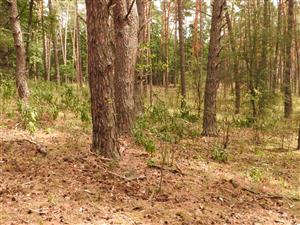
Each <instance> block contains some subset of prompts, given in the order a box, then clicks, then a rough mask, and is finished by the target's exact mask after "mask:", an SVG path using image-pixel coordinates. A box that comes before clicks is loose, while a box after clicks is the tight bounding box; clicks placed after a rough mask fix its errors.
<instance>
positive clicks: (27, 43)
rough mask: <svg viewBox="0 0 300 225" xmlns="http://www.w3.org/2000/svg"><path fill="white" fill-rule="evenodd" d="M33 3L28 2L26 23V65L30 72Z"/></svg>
mask: <svg viewBox="0 0 300 225" xmlns="http://www.w3.org/2000/svg"><path fill="white" fill-rule="evenodd" d="M33 3H34V0H30V2H29V15H28V25H27V38H26V66H27V69H29V74H30V72H31V71H30V42H31V41H32V17H33Z"/></svg>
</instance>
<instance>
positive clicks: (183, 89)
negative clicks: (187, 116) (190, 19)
mask: <svg viewBox="0 0 300 225" xmlns="http://www.w3.org/2000/svg"><path fill="white" fill-rule="evenodd" d="M182 1H183V0H177V4H178V32H179V66H180V78H181V97H182V100H181V107H185V105H186V102H185V98H186V84H185V83H186V82H185V55H184V34H183V3H182Z"/></svg>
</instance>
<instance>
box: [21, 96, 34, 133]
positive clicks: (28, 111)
mask: <svg viewBox="0 0 300 225" xmlns="http://www.w3.org/2000/svg"><path fill="white" fill-rule="evenodd" d="M18 109H19V112H20V114H21V119H22V122H23V124H24V126H25V128H26V129H27V130H28V131H29V132H30V133H31V134H33V133H34V132H35V131H36V129H37V118H38V114H37V111H36V110H35V109H34V108H33V107H28V106H27V105H26V104H25V103H24V102H23V101H19V102H18Z"/></svg>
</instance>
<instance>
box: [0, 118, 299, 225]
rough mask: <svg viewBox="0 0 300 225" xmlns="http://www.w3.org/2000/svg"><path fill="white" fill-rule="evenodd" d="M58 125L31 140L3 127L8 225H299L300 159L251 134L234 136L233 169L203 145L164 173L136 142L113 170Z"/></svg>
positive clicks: (183, 147)
mask: <svg viewBox="0 0 300 225" xmlns="http://www.w3.org/2000/svg"><path fill="white" fill-rule="evenodd" d="M50 125H51V130H49V129H48V130H39V131H37V132H36V133H35V134H34V136H31V135H29V133H28V132H27V131H24V130H22V129H20V128H18V126H19V124H18V123H16V122H15V121H13V120H9V119H5V120H3V121H2V125H1V127H0V180H1V182H0V210H1V212H0V224H18V225H19V224H124V225H125V224H153V225H157V224H174V225H175V224H217V225H219V224H251V225H273V224H285V225H288V224H300V199H299V196H300V189H299V184H300V163H299V162H300V153H299V152H297V151H293V150H285V149H279V148H275V147H272V146H271V147H270V146H269V147H268V146H266V145H263V146H260V147H257V148H254V147H253V145H251V144H249V143H250V142H251V139H252V137H253V130H251V129H246V128H245V129H237V130H234V132H233V133H232V137H231V143H232V144H231V145H232V146H231V148H230V151H231V155H232V156H231V158H230V160H229V161H228V162H227V163H218V162H215V161H213V160H212V159H211V157H210V154H209V149H210V148H209V147H208V146H210V145H211V144H212V143H214V142H215V139H214V138H204V137H197V138H195V139H193V140H182V141H181V142H180V144H178V145H177V146H174V157H173V158H174V159H173V161H174V163H173V166H160V164H153V163H151V161H149V157H150V156H149V154H148V153H146V152H145V151H144V150H143V149H142V148H141V147H139V146H137V145H135V144H134V141H133V140H131V139H129V138H127V139H123V140H121V145H122V147H121V152H122V160H121V161H120V162H114V161H108V160H105V159H102V158H100V157H97V156H96V155H94V154H93V153H91V152H90V150H89V149H90V148H89V147H90V143H91V139H90V133H89V132H86V131H85V132H83V131H82V128H81V127H80V126H79V125H78V124H76V123H74V122H73V121H72V118H67V119H66V118H59V119H58V120H57V121H55V122H52V123H51V124H50ZM66 128H67V129H66ZM240 137H243V140H242V141H241V140H240ZM244 146H247V147H244ZM157 157H159V156H157ZM271 174H272V175H271ZM160 184H161V185H160ZM159 189H160V190H159Z"/></svg>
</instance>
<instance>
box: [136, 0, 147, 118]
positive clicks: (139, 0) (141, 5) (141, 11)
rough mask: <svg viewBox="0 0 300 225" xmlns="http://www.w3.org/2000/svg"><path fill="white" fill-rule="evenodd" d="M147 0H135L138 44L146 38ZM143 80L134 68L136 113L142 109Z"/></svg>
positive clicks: (140, 51)
mask: <svg viewBox="0 0 300 225" xmlns="http://www.w3.org/2000/svg"><path fill="white" fill-rule="evenodd" d="M146 1H147V0H136V5H137V11H138V18H139V28H138V46H141V45H142V44H144V43H145V42H146V41H147V40H146V35H145V34H146V29H145V26H144V24H145V22H146V10H145V9H146V7H145V4H146ZM141 55H142V50H141V49H139V50H138V53H137V63H138V64H139V63H142V57H141ZM144 82H145V76H144V74H143V71H141V70H136V72H135V78H134V108H135V109H134V112H135V114H136V115H139V114H142V113H143V111H144V105H143V99H144V93H143V83H144Z"/></svg>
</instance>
